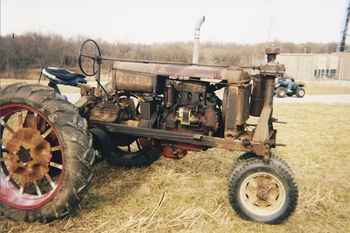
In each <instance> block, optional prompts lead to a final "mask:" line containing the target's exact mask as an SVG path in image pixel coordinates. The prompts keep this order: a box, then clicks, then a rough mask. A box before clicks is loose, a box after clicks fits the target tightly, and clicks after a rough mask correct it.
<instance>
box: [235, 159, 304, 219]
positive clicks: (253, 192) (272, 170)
mask: <svg viewBox="0 0 350 233" xmlns="http://www.w3.org/2000/svg"><path fill="white" fill-rule="evenodd" d="M229 201H230V204H231V206H232V208H233V209H234V210H235V211H236V212H237V213H238V214H239V215H240V216H241V217H242V218H244V219H247V220H253V221H256V222H262V223H268V224H277V223H280V222H282V221H284V220H285V219H287V218H288V217H289V216H290V215H291V214H292V213H293V212H294V210H295V208H296V206H297V201H298V188H297V185H296V183H295V181H294V178H293V176H292V172H291V170H290V168H289V167H288V165H287V164H286V163H285V162H284V161H282V160H281V159H279V158H277V157H274V156H273V157H271V158H270V159H269V160H268V161H264V160H263V159H261V158H259V157H256V156H254V157H253V156H250V157H249V158H248V159H241V160H239V161H238V162H237V163H236V165H235V167H234V168H233V171H232V174H231V177H230V180H229Z"/></svg>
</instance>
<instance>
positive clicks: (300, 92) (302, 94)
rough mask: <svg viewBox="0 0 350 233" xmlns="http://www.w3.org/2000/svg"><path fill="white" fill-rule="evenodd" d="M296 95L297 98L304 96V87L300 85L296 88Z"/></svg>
mask: <svg viewBox="0 0 350 233" xmlns="http://www.w3.org/2000/svg"><path fill="white" fill-rule="evenodd" d="M296 96H297V97H298V98H302V97H304V96H305V89H304V88H302V87H299V88H298V89H297V91H296Z"/></svg>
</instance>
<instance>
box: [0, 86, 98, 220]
mask: <svg viewBox="0 0 350 233" xmlns="http://www.w3.org/2000/svg"><path fill="white" fill-rule="evenodd" d="M14 106H17V107H14ZM11 108H12V110H11ZM16 108H17V109H16ZM0 109H2V111H0V117H1V119H2V123H3V125H2V127H0V128H1V129H0V134H1V138H2V139H3V136H4V135H3V134H5V130H6V126H5V127H3V126H4V124H10V123H9V122H6V123H4V122H5V121H6V119H8V117H9V116H7V115H9V114H16V112H17V114H21V115H22V114H25V120H24V121H23V124H22V123H21V124H18V123H16V125H17V126H18V127H20V125H22V127H23V128H22V129H28V128H30V127H29V126H28V125H26V124H25V122H26V120H27V116H28V112H29V111H33V115H34V116H35V114H37V115H36V117H35V118H32V119H35V121H33V122H36V124H37V125H36V126H37V130H39V132H40V128H43V127H44V128H45V126H46V125H48V126H46V127H48V128H50V127H51V128H52V131H50V132H47V133H46V132H44V133H42V131H41V133H42V135H41V137H42V138H43V139H45V138H46V139H45V140H47V141H48V140H49V139H50V138H54V139H50V140H51V141H53V144H55V143H58V144H57V145H58V146H55V145H51V144H50V146H51V147H50V148H51V152H50V154H51V156H52V157H51V156H50V157H51V160H50V162H49V163H48V164H47V166H48V169H49V171H48V172H47V174H45V177H44V176H43V177H42V180H33V181H32V182H33V183H25V184H23V186H24V191H23V190H18V189H15V187H16V185H15V183H16V182H17V181H13V180H12V178H11V180H7V179H6V178H7V177H5V176H8V177H10V175H13V174H11V173H9V172H8V170H7V169H8V167H7V166H6V163H5V162H4V160H2V161H0V183H1V184H4V185H2V186H1V187H0V216H1V215H4V216H5V217H7V218H10V219H14V220H18V221H29V222H32V221H41V222H48V221H51V220H53V219H57V218H62V217H64V216H66V215H68V214H71V213H73V212H74V211H75V210H76V209H77V208H78V207H79V203H80V201H81V200H82V198H83V195H84V194H85V191H86V190H87V188H88V186H89V184H90V183H91V180H92V177H93V172H92V169H91V166H92V164H93V163H94V157H95V154H94V152H93V149H92V137H91V136H90V134H89V133H88V131H87V122H86V120H85V119H83V118H82V117H81V116H80V115H79V113H78V109H76V107H74V106H73V105H72V104H70V103H69V102H67V101H66V100H65V99H64V98H63V97H62V96H61V95H59V94H58V93H56V92H55V91H54V90H53V89H52V88H49V87H45V86H41V85H30V84H23V83H17V84H13V85H9V86H7V87H4V88H3V89H1V90H0ZM9 109H10V110H9ZM22 109H23V111H22ZM23 112H24V113H23ZM25 112H26V113H25ZM6 114H7V115H6ZM10 117H11V116H10ZM38 121H39V122H41V123H38ZM42 122H44V123H42ZM43 124H44V125H43ZM0 126H1V125H0ZM17 126H16V127H17ZM32 129H35V127H34V128H33V127H32ZM17 132H18V131H17ZM46 134H47V135H46ZM39 135H40V134H39ZM44 135H45V136H44ZM56 137H57V138H56ZM12 138H13V137H12ZM48 138H49V139H48ZM11 140H12V139H11ZM28 140H29V139H28ZM14 141H15V142H16V140H14ZM3 143H4V142H3ZM23 143H25V142H23ZM50 143H52V142H50ZM7 145H8V144H7ZM23 145H24V144H23ZM4 147H5V146H4ZM54 147H55V149H54ZM5 148H6V147H5ZM0 149H1V148H0ZM28 151H30V152H29V153H30V157H29V160H30V159H31V160H30V161H34V157H33V156H34V155H33V154H34V152H33V151H32V150H28ZM3 154H5V156H6V155H7V156H8V157H9V156H13V154H8V152H6V151H1V153H0V156H2V155H3ZM8 157H6V158H8ZM57 157H60V158H61V160H62V161H61V164H58V165H57V163H59V162H57V161H55V162H51V161H53V160H52V159H54V158H56V159H57ZM51 163H52V164H54V167H52V166H53V165H51ZM55 163H56V165H55ZM4 177H5V178H4ZM48 177H49V178H48ZM50 177H51V178H50ZM45 178H46V179H45ZM50 179H51V181H52V182H53V183H51V182H50ZM46 180H47V181H46ZM39 182H40V183H39ZM34 183H35V187H37V184H39V189H36V192H35V189H34V191H33V187H34ZM45 183H48V184H50V185H47V186H48V187H43V185H44V184H45ZM40 185H41V187H40ZM17 186H19V185H17ZM28 186H29V187H28ZM50 187H51V189H50ZM26 189H27V190H26ZM28 189H29V190H28ZM40 189H41V191H40ZM46 189H47V190H48V191H47V193H44V191H45V190H46ZM9 192H12V193H14V194H15V195H16V196H17V197H19V198H20V200H23V202H21V201H18V200H17V202H15V201H14V200H13V199H11V198H9V197H8V196H7V195H8V194H7V195H6V193H9ZM41 192H42V193H41ZM44 197H45V201H44ZM26 198H32V199H33V200H36V202H35V203H36V205H34V204H28V203H29V202H27V201H26V200H27V199H26ZM33 203H34V202H33Z"/></svg>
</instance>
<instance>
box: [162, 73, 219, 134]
mask: <svg viewBox="0 0 350 233" xmlns="http://www.w3.org/2000/svg"><path fill="white" fill-rule="evenodd" d="M208 89H209V83H207V82H198V81H183V80H181V81H179V80H172V79H168V80H167V82H166V85H165V91H164V113H163V119H162V124H161V127H162V128H165V129H170V130H179V131H196V133H202V134H205V135H213V134H215V133H217V131H218V129H219V126H220V118H219V111H220V108H219V105H220V100H219V99H218V97H217V96H216V95H215V93H214V92H209V91H208Z"/></svg>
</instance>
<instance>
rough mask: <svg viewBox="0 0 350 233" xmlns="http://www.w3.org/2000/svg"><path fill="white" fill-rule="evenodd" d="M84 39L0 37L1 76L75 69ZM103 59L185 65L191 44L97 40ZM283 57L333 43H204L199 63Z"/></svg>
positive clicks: (329, 48)
mask: <svg viewBox="0 0 350 233" xmlns="http://www.w3.org/2000/svg"><path fill="white" fill-rule="evenodd" d="M85 39H86V38H84V37H75V38H64V37H62V36H59V35H43V34H38V33H27V34H24V35H18V36H14V35H8V36H3V37H0V72H16V71H23V70H26V69H29V68H40V67H44V66H48V65H50V66H63V67H71V68H74V67H77V62H78V59H77V58H78V53H79V49H80V45H81V43H82V42H83V41H84V40H85ZM97 42H98V43H99V45H100V46H101V49H102V52H103V55H106V56H112V57H119V58H129V59H145V60H160V61H174V62H187V63H190V62H191V60H192V42H174V43H153V44H139V43H125V42H115V43H111V42H107V41H103V40H97ZM272 44H273V45H274V46H277V47H279V48H281V52H284V53H302V52H306V53H331V52H335V51H336V47H337V44H336V43H300V44H296V43H291V42H280V41H274V42H273V43H271V42H269V43H257V44H239V43H213V42H206V43H201V45H200V58H199V60H200V63H205V64H220V65H252V64H254V63H256V61H259V60H262V59H263V57H264V50H265V48H267V47H271V45H272Z"/></svg>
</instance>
